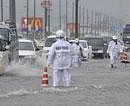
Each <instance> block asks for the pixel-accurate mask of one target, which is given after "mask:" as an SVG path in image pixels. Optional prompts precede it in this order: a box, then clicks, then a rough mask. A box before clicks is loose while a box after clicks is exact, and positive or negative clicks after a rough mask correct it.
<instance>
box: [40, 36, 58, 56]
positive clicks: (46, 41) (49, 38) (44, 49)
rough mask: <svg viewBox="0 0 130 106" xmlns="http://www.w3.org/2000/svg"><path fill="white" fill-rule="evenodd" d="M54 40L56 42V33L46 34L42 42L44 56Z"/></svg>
mask: <svg viewBox="0 0 130 106" xmlns="http://www.w3.org/2000/svg"><path fill="white" fill-rule="evenodd" d="M55 42H56V35H51V36H48V37H47V39H46V40H45V44H44V47H43V53H44V55H45V56H46V58H47V57H48V53H49V49H50V47H51V46H52V44H53V43H55Z"/></svg>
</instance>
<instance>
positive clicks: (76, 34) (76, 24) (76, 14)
mask: <svg viewBox="0 0 130 106" xmlns="http://www.w3.org/2000/svg"><path fill="white" fill-rule="evenodd" d="M78 1H79V0H75V38H78Z"/></svg>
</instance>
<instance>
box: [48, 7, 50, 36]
mask: <svg viewBox="0 0 130 106" xmlns="http://www.w3.org/2000/svg"><path fill="white" fill-rule="evenodd" d="M50 14H51V9H48V34H49V35H50Z"/></svg>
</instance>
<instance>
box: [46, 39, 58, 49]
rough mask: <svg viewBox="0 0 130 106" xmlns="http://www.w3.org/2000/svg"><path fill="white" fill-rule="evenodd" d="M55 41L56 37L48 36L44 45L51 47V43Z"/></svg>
mask: <svg viewBox="0 0 130 106" xmlns="http://www.w3.org/2000/svg"><path fill="white" fill-rule="evenodd" d="M55 42H56V38H48V39H47V40H46V42H45V47H51V45H52V44H53V43H55Z"/></svg>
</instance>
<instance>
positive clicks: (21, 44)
mask: <svg viewBox="0 0 130 106" xmlns="http://www.w3.org/2000/svg"><path fill="white" fill-rule="evenodd" d="M19 50H30V51H34V47H33V44H32V42H19Z"/></svg>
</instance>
